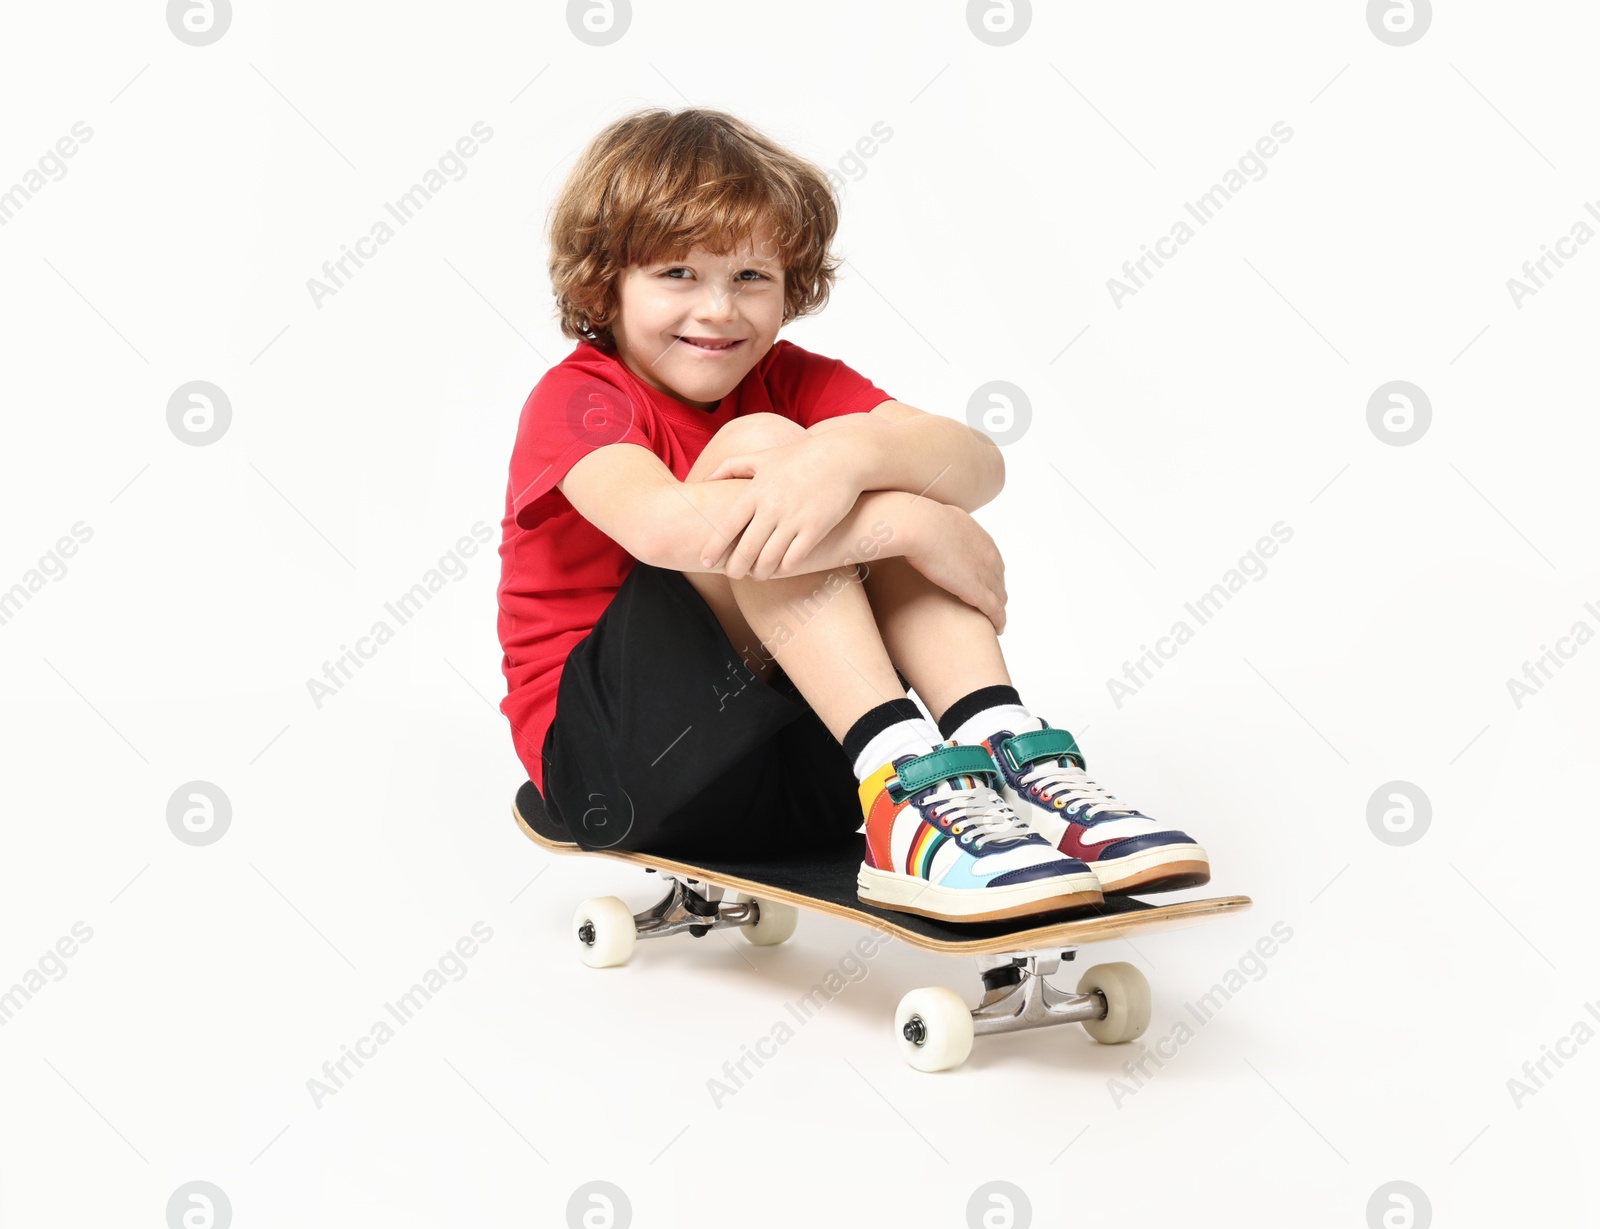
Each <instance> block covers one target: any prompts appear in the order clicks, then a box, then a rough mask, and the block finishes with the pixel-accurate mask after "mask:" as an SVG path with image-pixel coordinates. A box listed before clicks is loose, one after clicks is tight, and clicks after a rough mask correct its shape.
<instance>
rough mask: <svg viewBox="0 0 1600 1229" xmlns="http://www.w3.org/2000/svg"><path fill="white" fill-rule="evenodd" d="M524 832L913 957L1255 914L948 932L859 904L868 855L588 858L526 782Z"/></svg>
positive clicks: (1066, 920)
mask: <svg viewBox="0 0 1600 1229" xmlns="http://www.w3.org/2000/svg"><path fill="white" fill-rule="evenodd" d="M512 814H513V815H514V816H515V817H516V821H517V825H518V826H519V827H520V828H521V829H522V831H523V832H524V834H526V835H527V836H528V837H529V839H531V840H532V841H533V842H534V843H536V844H538V845H541V846H543V847H544V848H545V849H549V850H551V851H553V852H556V853H574V854H587V855H590V856H594V857H605V858H613V859H615V860H617V861H619V862H631V863H633V864H634V865H635V866H640V867H644V868H646V869H649V870H656V871H661V872H665V873H666V874H669V875H674V876H677V877H679V878H683V879H694V880H700V881H703V882H705V883H710V884H715V885H716V886H718V887H721V888H724V889H728V890H730V891H734V892H739V893H742V894H744V895H746V896H752V897H756V898H759V899H764V900H773V901H781V902H783V903H785V904H789V905H793V906H795V907H797V908H800V909H809V910H812V911H813V912H817V913H826V914H830V915H832V916H834V917H840V918H844V919H845V920H846V921H850V922H858V923H860V924H862V925H864V926H871V927H873V928H874V929H876V930H880V931H887V932H888V933H890V934H892V935H893V936H894V937H895V938H897V939H901V940H903V941H904V942H906V943H909V944H911V945H912V946H913V947H919V948H922V949H924V950H926V951H931V952H940V953H943V954H945V955H951V956H984V955H995V956H998V955H1006V954H1010V953H1014V952H1022V951H1032V950H1044V949H1048V948H1070V947H1076V946H1078V945H1080V944H1085V943H1098V942H1102V941H1104V940H1107V939H1120V938H1122V937H1124V936H1125V935H1130V934H1135V933H1142V932H1147V931H1152V930H1159V929H1165V928H1168V927H1176V926H1184V925H1192V924H1193V923H1195V922H1197V921H1199V920H1201V919H1203V918H1208V917H1215V916H1218V915H1221V914H1225V913H1237V912H1240V911H1242V910H1244V909H1248V908H1249V907H1250V898H1249V897H1248V896H1216V897H1212V898H1210V899H1207V900H1183V901H1176V902H1174V903H1172V904H1164V905H1156V904H1151V903H1149V902H1148V901H1143V900H1137V899H1134V898H1133V897H1127V896H1110V897H1107V898H1106V899H1105V901H1104V902H1102V903H1101V904H1098V905H1086V906H1080V907H1078V908H1074V909H1066V910H1060V911H1057V912H1055V913H1039V914H1034V915H1031V916H1029V917H1026V918H1016V919H1012V920H1010V921H1000V922H944V921H940V920H938V919H936V918H927V917H921V916H919V915H917V914H913V913H905V912H901V911H899V910H895V909H885V908H880V907H879V906H877V905H873V904H868V903H866V902H864V901H861V900H859V899H858V898H857V896H856V872H857V870H858V869H859V868H860V866H861V845H860V842H859V841H857V842H854V843H851V844H847V845H841V846H840V847H839V849H838V850H836V851H832V852H827V851H823V852H808V853H801V854H797V855H795V856H792V857H788V858H785V859H784V861H783V862H781V863H778V862H749V861H743V862H736V861H697V862H687V861H683V860H679V859H673V858H665V857H661V856H659V855H656V854H646V853H634V852H631V851H627V850H587V849H583V848H581V847H579V846H578V845H577V843H576V842H574V841H573V840H572V839H571V837H570V836H569V835H568V833H567V831H566V829H565V828H564V827H563V826H561V825H560V824H557V823H555V822H553V821H552V820H551V819H550V817H549V815H548V813H547V812H546V810H545V807H544V800H543V799H542V798H541V797H540V795H539V791H538V789H537V788H536V787H535V786H534V784H533V782H531V781H528V782H525V783H524V784H523V786H522V788H521V789H520V790H519V791H518V792H517V797H516V801H515V803H514V804H513V806H512Z"/></svg>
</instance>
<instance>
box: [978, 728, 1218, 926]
mask: <svg viewBox="0 0 1600 1229" xmlns="http://www.w3.org/2000/svg"><path fill="white" fill-rule="evenodd" d="M983 746H984V747H985V749H987V750H988V752H989V754H990V755H991V756H992V757H993V759H994V763H995V767H996V768H998V769H999V770H1000V774H1001V776H1002V778H1003V781H1004V783H1003V785H1002V786H1001V789H1000V793H1001V795H1002V796H1003V797H1004V798H1005V800H1006V802H1007V803H1008V804H1009V805H1010V807H1011V809H1012V810H1014V811H1015V812H1016V813H1017V814H1018V815H1020V816H1021V817H1022V818H1023V820H1024V821H1025V822H1026V823H1027V824H1028V826H1029V827H1030V828H1032V829H1033V830H1034V831H1035V832H1037V833H1039V834H1041V835H1042V836H1043V837H1044V838H1045V839H1046V840H1048V841H1049V842H1050V843H1051V844H1052V845H1054V846H1055V847H1056V849H1058V850H1059V851H1060V852H1061V853H1063V854H1066V855H1067V856H1068V857H1073V858H1081V859H1083V861H1085V862H1087V863H1088V864H1089V867H1090V869H1091V870H1093V871H1094V873H1095V875H1096V876H1097V877H1098V878H1099V880H1100V890H1101V891H1102V892H1104V893H1106V894H1107V895H1110V894H1112V893H1114V892H1166V891H1170V890H1172V889H1174V888H1192V887H1199V886H1200V885H1201V884H1203V883H1206V882H1208V881H1209V880H1210V878H1211V863H1210V861H1209V859H1207V857H1206V851H1205V850H1204V849H1202V848H1200V846H1199V845H1196V844H1195V843H1194V841H1193V840H1191V839H1190V838H1189V836H1188V835H1187V834H1186V833H1183V832H1179V831H1178V830H1177V829H1176V828H1170V827H1168V826H1167V825H1166V824H1161V823H1157V822H1156V821H1155V820H1153V819H1151V818H1150V817H1149V816H1148V815H1144V814H1142V813H1141V812H1139V811H1138V810H1136V809H1134V808H1133V807H1131V806H1129V805H1128V804H1127V803H1125V802H1119V801H1117V797H1116V795H1115V794H1111V793H1108V792H1106V791H1105V790H1103V789H1101V788H1100V786H1098V785H1096V784H1095V783H1094V782H1093V781H1091V780H1090V779H1089V778H1088V776H1087V775H1085V773H1084V767H1085V764H1084V759H1083V755H1082V753H1080V752H1079V750H1078V744H1077V743H1076V742H1075V741H1074V740H1073V737H1072V735H1071V734H1069V733H1068V732H1067V731H1066V730H1058V729H1054V728H1052V727H1051V725H1050V723H1049V722H1047V721H1045V720H1044V719H1043V718H1040V717H1035V718H1034V719H1033V720H1032V721H1030V722H1028V723H1027V724H1026V725H1025V726H1024V727H1023V728H1022V729H1020V730H1017V731H1016V732H1014V733H1013V732H1012V731H1010V730H1000V731H998V732H996V733H994V734H991V735H990V736H989V737H988V738H986V739H984V740H983Z"/></svg>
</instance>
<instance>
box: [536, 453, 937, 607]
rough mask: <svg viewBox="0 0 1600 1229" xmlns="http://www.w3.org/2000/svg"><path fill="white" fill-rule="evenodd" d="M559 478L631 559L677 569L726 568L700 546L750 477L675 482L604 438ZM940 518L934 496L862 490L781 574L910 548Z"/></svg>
mask: <svg viewBox="0 0 1600 1229" xmlns="http://www.w3.org/2000/svg"><path fill="white" fill-rule="evenodd" d="M556 485H557V487H558V489H559V490H560V491H561V493H562V494H563V495H565V496H566V497H567V500H568V501H569V502H570V503H571V504H572V506H573V507H574V508H576V509H577V510H578V512H579V514H580V515H581V516H583V518H584V519H585V520H587V521H589V522H590V523H591V524H593V525H594V526H595V527H596V528H598V529H599V530H600V531H601V532H602V533H604V534H605V535H606V536H607V537H609V538H611V540H612V541H614V542H616V543H617V544H618V545H619V546H621V547H622V548H623V549H624V550H626V551H627V552H628V553H629V554H630V555H632V556H633V557H634V558H635V559H638V560H640V561H641V562H643V563H648V564H651V565H653V566H655V567H661V568H671V569H672V570H674V571H677V572H724V571H725V570H726V568H725V566H719V567H710V568H708V567H705V566H703V565H702V564H701V562H700V558H699V556H700V547H701V544H702V543H703V542H704V541H705V538H706V535H707V534H708V533H710V532H711V531H712V530H713V529H714V527H715V526H716V524H717V523H718V522H719V520H722V519H726V517H727V515H728V512H729V509H731V508H732V507H733V504H734V502H735V501H736V500H738V498H739V496H740V495H741V494H743V492H744V489H745V488H746V487H747V486H749V485H750V479H748V478H723V479H718V480H716V481H712V482H679V481H678V479H677V478H676V477H674V476H673V473H672V471H671V470H669V469H668V468H667V467H666V465H664V464H663V463H662V461H661V458H659V457H657V456H656V455H655V454H654V453H653V452H651V451H650V450H649V449H647V448H642V447H640V446H639V445H637V444H608V445H606V446H605V447H603V448H597V449H595V450H594V451H593V452H591V453H589V454H588V455H587V456H585V457H584V458H583V459H582V460H580V461H579V462H578V463H577V464H576V465H574V466H573V467H572V468H571V469H570V470H568V471H567V474H566V476H565V477H564V478H562V480H561V481H560V482H559V483H557V484H556ZM945 511H948V509H945ZM937 518H938V511H937V505H936V503H935V501H931V500H926V499H922V500H919V499H918V498H917V497H916V496H915V495H914V494H910V493H908V492H905V491H889V490H884V491H868V492H865V493H864V494H863V495H862V496H861V497H860V498H859V499H858V500H857V501H856V503H855V507H854V508H852V509H851V511H850V512H849V513H847V514H846V515H845V517H844V519H843V520H841V521H840V522H839V523H838V524H837V525H836V526H834V528H833V530H832V531H831V532H830V533H828V534H827V536H826V537H824V538H823V539H822V540H821V541H819V542H818V543H817V544H816V546H814V547H813V548H812V549H811V551H810V552H809V553H808V554H807V555H806V556H805V557H804V558H803V559H802V560H800V562H799V564H798V565H796V566H794V567H791V568H789V569H788V570H787V571H785V572H782V573H779V574H780V575H784V576H794V575H801V574H803V573H806V572H824V571H828V570H829V569H831V568H835V567H841V566H849V565H851V564H855V563H860V562H863V561H870V560H872V559H881V558H886V557H890V556H895V555H909V554H912V553H913V552H914V551H916V550H917V549H918V548H920V547H921V546H922V545H923V544H924V542H925V541H926V540H927V538H928V534H927V530H928V529H929V527H930V523H931V522H933V521H935V520H936V519H937Z"/></svg>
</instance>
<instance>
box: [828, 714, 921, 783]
mask: <svg viewBox="0 0 1600 1229" xmlns="http://www.w3.org/2000/svg"><path fill="white" fill-rule="evenodd" d="M939 742H940V738H939V731H938V730H937V729H935V728H934V725H933V722H931V721H929V720H928V719H927V718H926V717H924V716H923V715H922V710H921V709H920V708H918V707H917V702H916V701H915V700H912V699H911V698H910V697H907V698H906V699H903V700H888V701H885V702H884V703H882V704H879V705H877V706H876V707H875V708H870V709H868V710H867V711H866V712H865V713H864V714H863V715H862V716H861V717H860V719H859V720H857V721H856V723H855V724H854V725H852V726H851V727H850V729H849V731H848V732H846V734H845V736H844V753H845V755H846V756H848V757H849V759H850V762H851V763H852V764H853V765H854V766H855V773H856V780H857V781H865V780H866V779H867V778H868V777H870V776H871V775H872V774H873V773H875V772H877V771H878V769H880V768H882V767H883V766H884V765H885V764H888V763H891V762H892V761H894V760H895V759H897V758H898V757H900V756H902V755H927V754H928V752H930V751H932V750H933V749H934V747H935V746H937V745H938V743H939Z"/></svg>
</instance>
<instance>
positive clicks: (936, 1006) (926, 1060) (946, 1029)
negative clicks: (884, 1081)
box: [894, 986, 972, 1071]
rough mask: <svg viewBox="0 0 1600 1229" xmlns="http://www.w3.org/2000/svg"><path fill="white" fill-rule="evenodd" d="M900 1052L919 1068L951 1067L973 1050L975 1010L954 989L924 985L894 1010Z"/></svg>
mask: <svg viewBox="0 0 1600 1229" xmlns="http://www.w3.org/2000/svg"><path fill="white" fill-rule="evenodd" d="M894 1033H895V1040H896V1042H897V1043H898V1044H899V1046H900V1053H901V1054H902V1055H903V1056H904V1057H905V1060H906V1062H908V1063H910V1064H911V1065H912V1066H913V1067H915V1068H916V1069H917V1070H918V1071H949V1070H951V1069H952V1068H955V1067H959V1066H960V1065H961V1064H962V1063H964V1062H966V1061H967V1055H968V1054H970V1053H972V1012H971V1010H970V1009H969V1008H968V1007H967V1005H966V1003H964V1002H963V1001H962V999H961V996H960V995H959V994H957V993H956V992H955V991H954V990H950V989H948V988H946V987H944V986H924V987H922V988H921V989H920V990H913V991H912V992H911V993H910V994H908V995H906V997H905V998H903V999H901V1000H900V1006H899V1007H898V1008H896V1009H895V1013H894Z"/></svg>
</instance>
